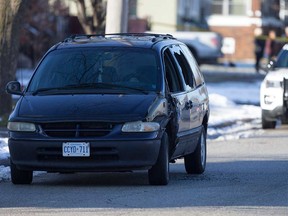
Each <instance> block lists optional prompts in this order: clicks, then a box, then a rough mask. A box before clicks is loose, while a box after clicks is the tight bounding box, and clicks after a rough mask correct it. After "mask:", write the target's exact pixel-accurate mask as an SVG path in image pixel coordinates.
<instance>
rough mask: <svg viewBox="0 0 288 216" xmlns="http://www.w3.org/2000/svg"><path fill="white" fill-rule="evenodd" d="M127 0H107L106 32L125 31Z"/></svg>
mask: <svg viewBox="0 0 288 216" xmlns="http://www.w3.org/2000/svg"><path fill="white" fill-rule="evenodd" d="M128 3H129V0H108V1H107V12H106V29H105V33H106V34H109V33H110V34H111V33H125V32H127V30H128V10H129V7H128Z"/></svg>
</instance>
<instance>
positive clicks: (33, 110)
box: [15, 94, 157, 122]
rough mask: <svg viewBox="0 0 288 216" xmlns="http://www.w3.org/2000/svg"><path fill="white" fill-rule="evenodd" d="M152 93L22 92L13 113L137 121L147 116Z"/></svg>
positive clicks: (36, 118) (41, 118) (46, 118)
mask: <svg viewBox="0 0 288 216" xmlns="http://www.w3.org/2000/svg"><path fill="white" fill-rule="evenodd" d="M156 97H157V95H156V94H149V95H144V94H143V95H136V94H135V95H122V94H117V95H116V94H108V95H107V94H105V95H104V94H99V95H45V96H43V95H41V96H39V95H36V96H32V95H28V96H27V95H26V96H23V97H22V98H21V99H20V101H19V104H18V106H17V109H18V115H17V114H16V115H17V116H18V117H19V118H24V119H25V118H30V119H31V118H32V119H33V121H62V120H66V121H74V120H79V121H80V120H84V121H88V120H89V121H112V122H124V121H137V120H141V119H144V118H145V117H146V116H147V112H148V109H149V107H150V105H151V104H152V103H153V101H154V100H155V99H156ZM15 111H16V110H15ZM16 112H17V111H16Z"/></svg>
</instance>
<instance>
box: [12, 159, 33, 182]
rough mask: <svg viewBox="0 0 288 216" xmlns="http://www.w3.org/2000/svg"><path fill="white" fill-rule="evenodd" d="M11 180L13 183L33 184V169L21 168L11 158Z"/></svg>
mask: <svg viewBox="0 0 288 216" xmlns="http://www.w3.org/2000/svg"><path fill="white" fill-rule="evenodd" d="M10 170H11V181H12V183H13V184H31V182H32V180H33V171H27V170H20V169H18V168H17V167H16V165H15V164H14V163H13V162H12V160H11V159H10Z"/></svg>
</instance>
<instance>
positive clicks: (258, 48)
mask: <svg viewBox="0 0 288 216" xmlns="http://www.w3.org/2000/svg"><path fill="white" fill-rule="evenodd" d="M254 36H255V39H254V47H255V50H254V54H255V70H256V72H257V73H258V72H259V69H260V61H261V59H262V58H263V54H264V47H265V38H264V36H263V35H262V29H261V28H256V29H255V30H254Z"/></svg>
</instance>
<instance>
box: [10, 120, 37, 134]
mask: <svg viewBox="0 0 288 216" xmlns="http://www.w3.org/2000/svg"><path fill="white" fill-rule="evenodd" d="M7 128H8V130H10V131H22V132H34V131H36V126H35V124H32V123H27V122H8V125H7Z"/></svg>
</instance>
